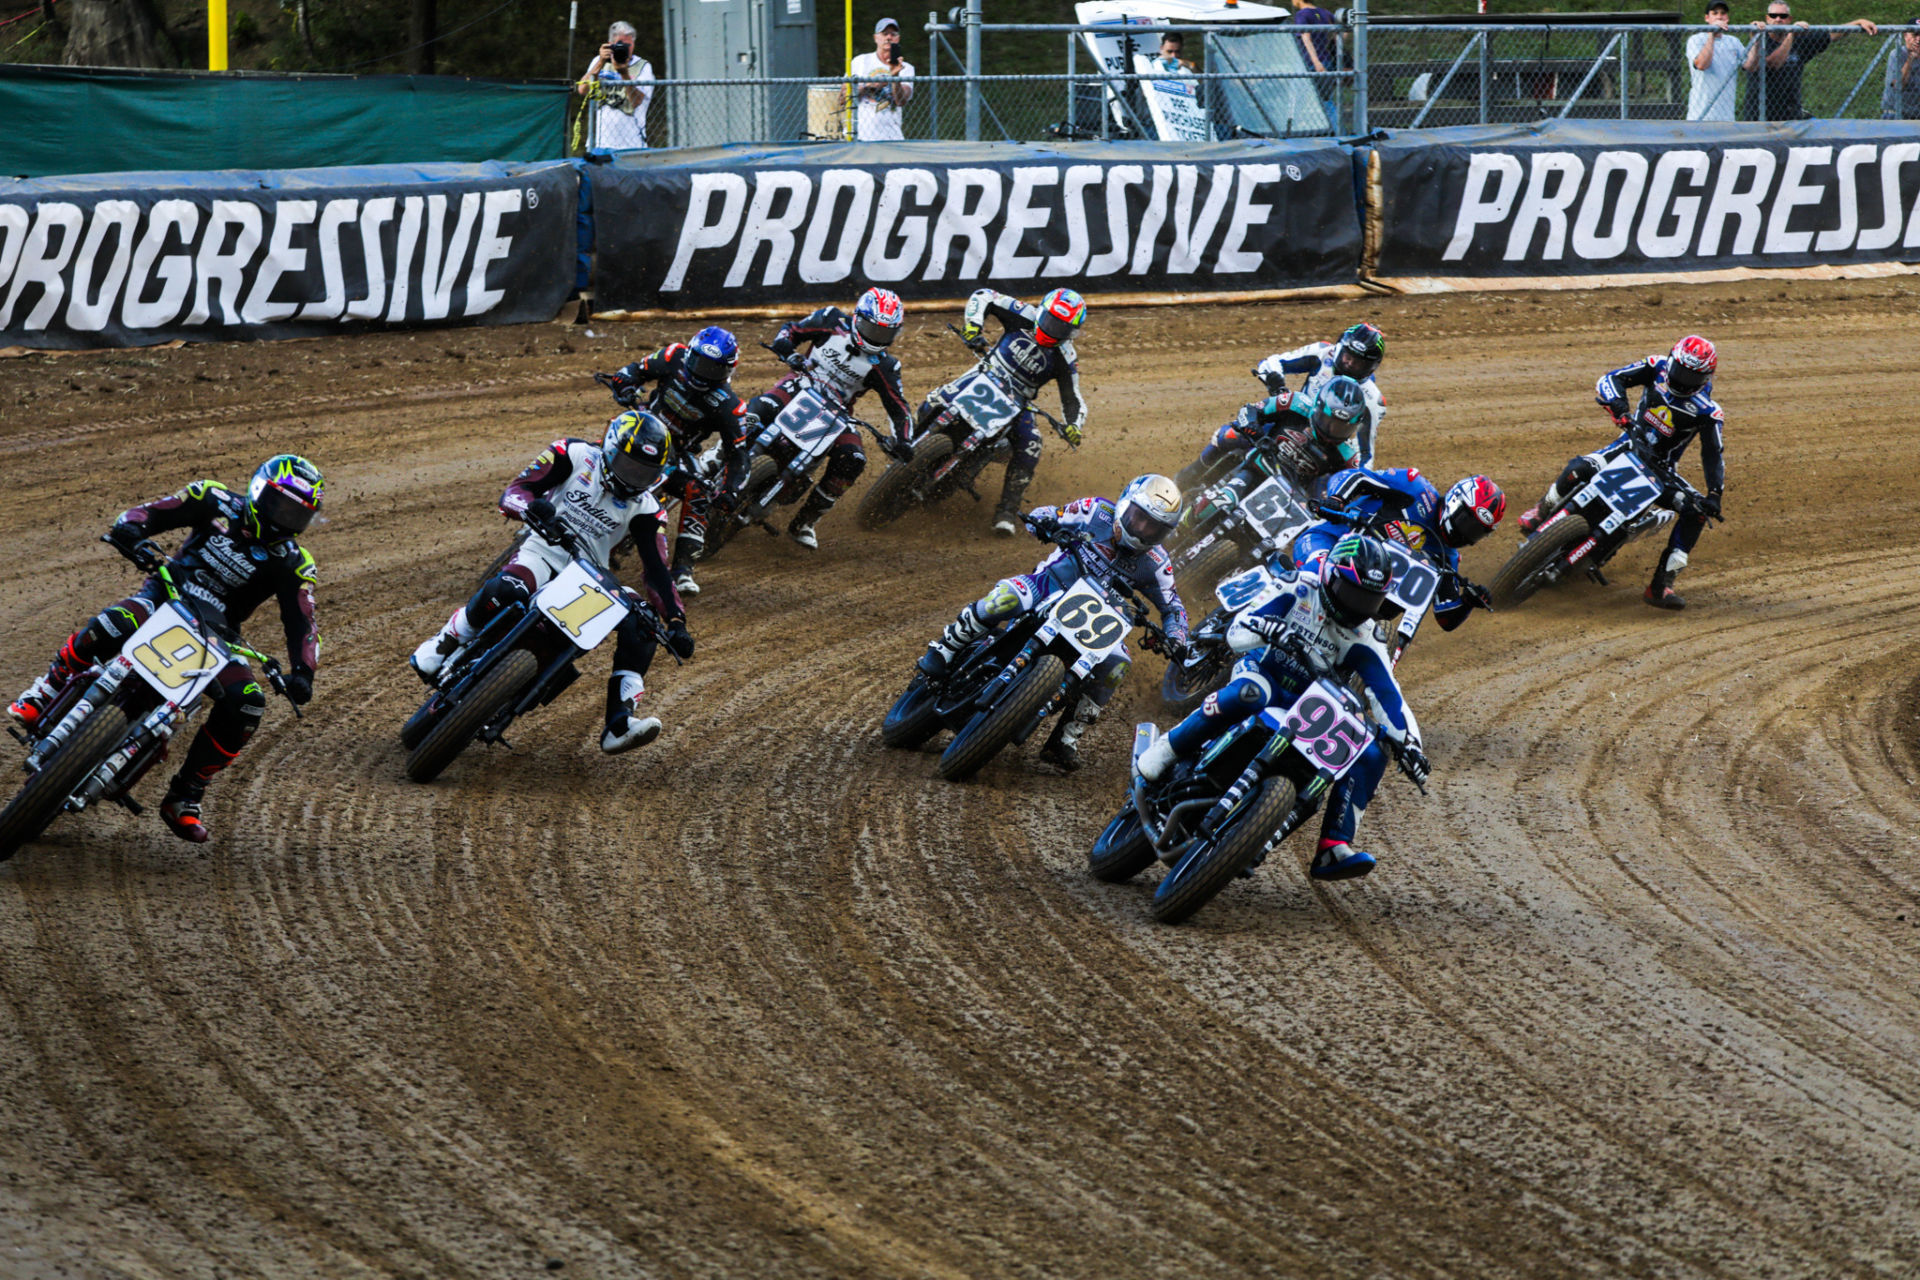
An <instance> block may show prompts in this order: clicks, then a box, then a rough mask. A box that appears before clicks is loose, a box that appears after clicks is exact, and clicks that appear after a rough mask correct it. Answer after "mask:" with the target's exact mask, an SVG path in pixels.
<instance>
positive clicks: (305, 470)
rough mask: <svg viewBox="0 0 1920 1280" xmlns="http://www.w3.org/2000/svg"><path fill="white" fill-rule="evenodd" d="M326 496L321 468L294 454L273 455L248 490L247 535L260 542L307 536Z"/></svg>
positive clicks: (264, 463)
mask: <svg viewBox="0 0 1920 1280" xmlns="http://www.w3.org/2000/svg"><path fill="white" fill-rule="evenodd" d="M326 492H327V485H326V481H324V480H322V479H321V478H320V468H318V467H316V466H314V465H313V464H312V463H311V462H308V461H307V460H306V459H305V458H303V457H301V456H300V455H299V454H297V453H278V454H275V455H274V456H273V457H271V458H268V459H267V460H266V461H265V462H263V463H261V464H260V469H259V470H258V471H255V472H254V473H253V482H252V483H251V484H249V485H248V486H247V525H248V529H247V532H249V533H251V534H252V535H253V536H254V537H256V538H258V539H260V540H261V541H262V542H272V541H275V540H277V539H280V538H291V537H293V536H294V535H295V534H299V533H304V532H306V528H307V526H308V525H309V524H311V523H313V518H314V516H316V515H318V514H319V513H320V503H321V500H322V499H323V498H324V497H325V496H326Z"/></svg>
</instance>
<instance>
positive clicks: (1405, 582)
mask: <svg viewBox="0 0 1920 1280" xmlns="http://www.w3.org/2000/svg"><path fill="white" fill-rule="evenodd" d="M1381 545H1382V546H1384V547H1385V548H1386V549H1387V559H1388V560H1389V561H1391V562H1392V564H1393V585H1391V586H1389V587H1388V588H1387V599H1389V600H1391V601H1393V603H1394V604H1396V605H1398V606H1400V608H1402V609H1404V610H1405V611H1406V612H1407V613H1409V614H1415V615H1417V614H1421V613H1424V612H1426V608H1427V606H1428V605H1430V604H1432V603H1433V593H1434V592H1435V591H1436V590H1437V589H1438V588H1439V586H1440V574H1439V571H1438V570H1436V569H1435V568H1434V567H1433V566H1432V565H1430V564H1428V563H1427V562H1426V561H1425V560H1424V559H1422V558H1421V557H1419V556H1416V555H1410V554H1408V552H1407V550H1406V548H1404V547H1397V546H1395V545H1394V544H1392V543H1391V542H1383V543H1381Z"/></svg>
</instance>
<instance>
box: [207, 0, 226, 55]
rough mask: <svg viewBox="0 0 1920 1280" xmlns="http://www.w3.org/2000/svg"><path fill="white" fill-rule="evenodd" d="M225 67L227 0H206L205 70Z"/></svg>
mask: <svg viewBox="0 0 1920 1280" xmlns="http://www.w3.org/2000/svg"><path fill="white" fill-rule="evenodd" d="M226 69H227V0H207V70H209V71H225V70H226Z"/></svg>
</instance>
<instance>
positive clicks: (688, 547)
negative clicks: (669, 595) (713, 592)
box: [673, 536, 701, 599]
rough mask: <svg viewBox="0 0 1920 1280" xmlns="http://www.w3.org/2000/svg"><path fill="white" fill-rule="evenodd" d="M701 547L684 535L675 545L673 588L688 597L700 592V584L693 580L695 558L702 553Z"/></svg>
mask: <svg viewBox="0 0 1920 1280" xmlns="http://www.w3.org/2000/svg"><path fill="white" fill-rule="evenodd" d="M700 547H701V544H700V543H698V542H689V541H688V539H687V538H685V537H684V536H683V537H682V538H681V539H680V541H678V542H676V543H675V544H674V546H673V589H674V590H675V591H678V592H679V593H680V594H681V595H682V596H683V597H686V598H688V599H691V598H692V597H694V596H697V595H699V594H700V584H699V583H697V582H695V581H694V580H693V558H694V557H695V556H696V555H699V554H700Z"/></svg>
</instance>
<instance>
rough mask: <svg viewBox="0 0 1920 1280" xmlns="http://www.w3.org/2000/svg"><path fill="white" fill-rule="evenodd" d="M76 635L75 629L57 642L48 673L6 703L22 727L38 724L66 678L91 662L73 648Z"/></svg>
mask: <svg viewBox="0 0 1920 1280" xmlns="http://www.w3.org/2000/svg"><path fill="white" fill-rule="evenodd" d="M79 639H80V633H79V632H77V631H76V632H74V633H73V634H72V635H70V636H68V637H67V642H66V643H65V644H63V645H61V646H60V652H59V653H57V654H55V655H54V658H53V661H52V662H50V663H48V664H47V674H45V675H43V676H41V677H40V678H39V679H38V680H35V681H34V682H33V683H32V684H30V685H28V686H27V690H26V692H25V693H23V694H21V695H20V696H19V697H18V698H15V699H14V700H13V701H12V702H10V703H8V704H7V714H8V715H10V716H12V717H13V718H14V720H15V721H16V722H18V723H19V725H20V727H21V728H23V729H33V728H37V727H38V726H39V724H40V721H41V719H42V717H44V716H45V715H46V713H47V708H48V707H50V706H52V705H53V703H54V699H56V698H58V697H59V696H60V694H61V692H62V691H63V690H65V689H66V687H67V682H68V681H69V680H72V679H73V678H74V677H75V676H77V675H79V674H80V673H81V672H83V671H85V670H86V669H87V668H88V667H90V666H92V665H93V664H92V663H90V662H88V661H87V660H86V659H85V658H83V657H81V656H80V655H79V654H78V653H76V652H75V651H74V648H73V646H74V642H75V641H77V640H79Z"/></svg>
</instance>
